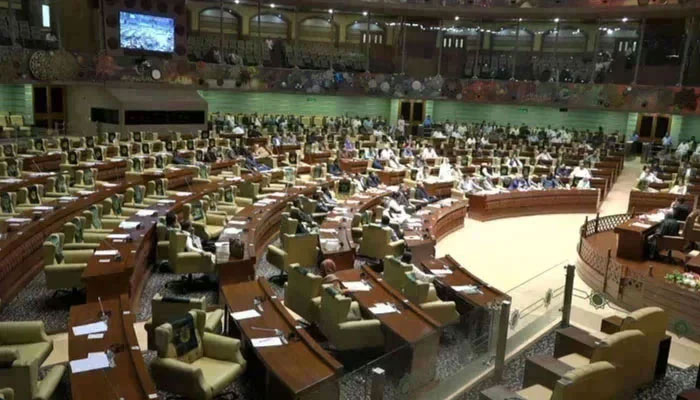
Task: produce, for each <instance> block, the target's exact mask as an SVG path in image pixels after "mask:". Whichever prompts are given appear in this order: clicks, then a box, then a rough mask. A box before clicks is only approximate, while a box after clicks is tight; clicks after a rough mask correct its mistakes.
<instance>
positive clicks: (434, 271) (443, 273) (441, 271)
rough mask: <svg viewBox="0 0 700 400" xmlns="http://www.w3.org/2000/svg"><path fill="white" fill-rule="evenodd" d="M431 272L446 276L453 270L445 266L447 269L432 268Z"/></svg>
mask: <svg viewBox="0 0 700 400" xmlns="http://www.w3.org/2000/svg"><path fill="white" fill-rule="evenodd" d="M430 273H431V274H433V275H437V276H445V275H451V274H452V270H451V269H447V268H445V269H431V270H430Z"/></svg>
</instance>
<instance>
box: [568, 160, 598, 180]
mask: <svg viewBox="0 0 700 400" xmlns="http://www.w3.org/2000/svg"><path fill="white" fill-rule="evenodd" d="M591 177H592V175H591V171H590V170H589V169H588V168H586V167H585V166H584V164H583V161H581V162H579V163H578V165H577V166H576V167H575V168H574V170H573V171H571V174H570V175H569V179H574V178H588V179H591Z"/></svg>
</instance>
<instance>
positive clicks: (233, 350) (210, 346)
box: [202, 332, 246, 366]
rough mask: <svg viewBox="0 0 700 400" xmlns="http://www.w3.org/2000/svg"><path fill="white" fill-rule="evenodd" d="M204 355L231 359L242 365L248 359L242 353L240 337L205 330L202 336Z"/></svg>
mask: <svg viewBox="0 0 700 400" xmlns="http://www.w3.org/2000/svg"><path fill="white" fill-rule="evenodd" d="M202 344H203V345H204V356H205V357H209V358H213V359H216V360H221V361H230V362H234V363H236V364H240V365H241V366H245V365H246V360H245V359H244V358H243V356H242V355H241V351H240V350H241V341H240V340H238V339H234V338H230V337H226V336H221V335H216V334H213V333H208V332H204V337H203V338H202Z"/></svg>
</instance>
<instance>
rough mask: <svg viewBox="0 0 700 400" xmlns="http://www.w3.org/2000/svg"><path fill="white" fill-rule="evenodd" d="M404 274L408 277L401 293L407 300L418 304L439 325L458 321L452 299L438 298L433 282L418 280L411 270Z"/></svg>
mask: <svg viewBox="0 0 700 400" xmlns="http://www.w3.org/2000/svg"><path fill="white" fill-rule="evenodd" d="M405 275H406V277H407V278H408V279H407V280H406V285H405V286H404V288H403V294H404V296H406V298H407V299H408V301H410V302H411V303H413V304H415V305H417V306H419V307H420V308H421V309H422V310H423V311H425V312H426V314H428V315H430V316H431V317H432V318H433V319H434V320H435V321H437V322H439V323H440V324H441V325H448V324H453V323H455V322H457V321H459V313H458V312H457V305H456V304H455V302H454V301H442V300H440V299H439V298H438V297H437V294H436V293H435V287H434V286H433V284H432V283H430V282H423V281H419V280H418V279H417V278H416V276H415V274H414V273H413V272H408V273H406V274H405Z"/></svg>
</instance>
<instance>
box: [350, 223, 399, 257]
mask: <svg viewBox="0 0 700 400" xmlns="http://www.w3.org/2000/svg"><path fill="white" fill-rule="evenodd" d="M403 249H404V241H403V240H397V241H394V242H392V241H391V228H389V227H386V226H381V225H377V224H369V225H365V226H363V227H362V241H361V242H360V249H359V250H358V254H360V255H362V256H365V257H371V258H376V259H379V260H381V259H383V258H384V257H386V256H397V257H398V256H400V255H401V254H403Z"/></svg>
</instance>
